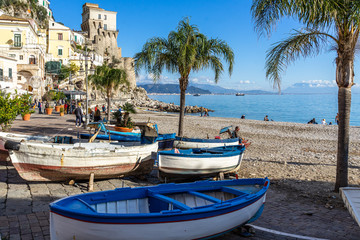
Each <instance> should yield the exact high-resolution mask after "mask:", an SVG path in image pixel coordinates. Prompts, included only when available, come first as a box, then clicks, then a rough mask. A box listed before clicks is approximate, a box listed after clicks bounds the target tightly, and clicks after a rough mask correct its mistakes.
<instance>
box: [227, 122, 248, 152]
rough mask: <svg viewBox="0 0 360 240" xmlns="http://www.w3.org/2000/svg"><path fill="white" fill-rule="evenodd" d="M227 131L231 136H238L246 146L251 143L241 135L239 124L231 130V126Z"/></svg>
mask: <svg viewBox="0 0 360 240" xmlns="http://www.w3.org/2000/svg"><path fill="white" fill-rule="evenodd" d="M227 133H228V134H229V136H230V138H238V139H239V142H240V143H241V144H243V145H244V146H245V147H248V146H249V145H250V144H251V143H249V142H248V140H245V139H244V138H241V137H240V128H239V126H236V127H235V130H234V131H232V132H231V131H230V128H229V129H228V130H227Z"/></svg>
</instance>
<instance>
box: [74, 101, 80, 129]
mask: <svg viewBox="0 0 360 240" xmlns="http://www.w3.org/2000/svg"><path fill="white" fill-rule="evenodd" d="M75 117H76V119H75V127H80V126H81V122H82V109H81V103H79V106H78V107H77V108H76V109H75Z"/></svg>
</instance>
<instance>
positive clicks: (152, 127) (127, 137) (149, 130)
mask: <svg viewBox="0 0 360 240" xmlns="http://www.w3.org/2000/svg"><path fill="white" fill-rule="evenodd" d="M135 125H136V126H138V127H139V128H140V129H141V131H140V133H136V134H134V133H131V132H117V131H111V130H107V128H106V127H105V126H104V125H103V123H91V124H89V125H88V126H89V127H91V128H95V129H99V128H100V131H101V132H104V134H88V133H82V134H80V138H82V139H90V138H92V137H94V136H95V138H96V139H101V140H112V141H119V142H141V144H151V143H155V142H158V150H159V151H162V150H167V149H172V147H173V144H174V140H175V136H176V134H175V133H167V134H159V133H158V128H157V125H156V124H151V123H136V124H135Z"/></svg>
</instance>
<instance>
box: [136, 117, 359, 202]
mask: <svg viewBox="0 0 360 240" xmlns="http://www.w3.org/2000/svg"><path fill="white" fill-rule="evenodd" d="M132 117H133V119H134V120H135V121H144V120H145V119H146V120H149V119H150V121H151V122H156V123H157V124H158V127H159V131H160V132H161V133H169V132H177V128H178V115H177V114H167V113H159V112H148V111H141V112H139V113H138V114H136V115H133V116H132ZM231 125H232V126H234V127H235V126H239V127H240V135H241V137H243V138H245V139H247V140H249V142H251V145H250V146H249V147H248V148H247V149H246V152H245V156H244V159H243V162H242V165H241V170H240V175H241V177H268V178H269V179H270V180H272V182H273V183H276V184H279V185H280V186H281V187H284V188H290V189H291V190H292V191H298V192H299V193H300V194H301V195H303V196H308V197H311V198H313V199H317V200H320V201H322V202H325V204H326V203H327V202H329V201H330V202H336V201H333V200H334V198H333V197H332V196H333V189H334V185H335V176H336V152H337V131H338V128H337V125H320V124H315V125H314V124H301V123H290V122H274V121H269V122H265V121H258V120H247V119H238V118H220V117H200V116H194V115H186V116H185V125H184V136H185V137H196V138H207V137H209V138H214V137H215V136H219V131H220V129H221V128H223V127H226V126H231ZM220 137H222V138H228V136H227V135H226V134H221V135H220ZM349 184H350V185H360V127H351V130H350V151H349ZM335 200H336V199H335ZM329 204H332V203H329ZM340 204H341V203H340Z"/></svg>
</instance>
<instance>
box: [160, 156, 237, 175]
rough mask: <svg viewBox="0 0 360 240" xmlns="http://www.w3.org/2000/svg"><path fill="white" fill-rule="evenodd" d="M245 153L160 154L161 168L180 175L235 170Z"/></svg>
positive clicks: (165, 171)
mask: <svg viewBox="0 0 360 240" xmlns="http://www.w3.org/2000/svg"><path fill="white" fill-rule="evenodd" d="M242 157H243V153H240V154H238V155H235V156H222V157H209V158H205V157H196V156H193V157H191V156H187V157H181V156H174V155H161V154H159V157H158V158H159V159H158V160H159V170H160V171H162V172H164V173H169V174H178V175H208V174H217V173H219V172H233V171H237V170H238V169H239V168H240V165H241V161H242Z"/></svg>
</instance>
